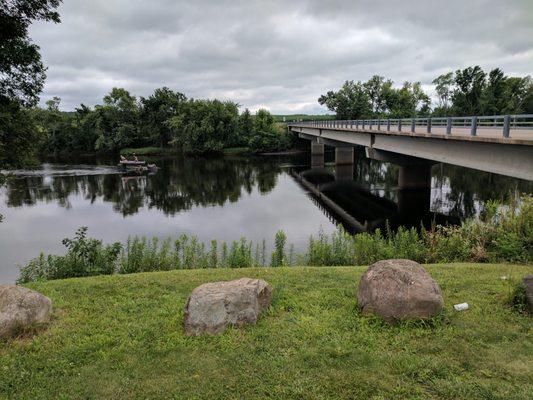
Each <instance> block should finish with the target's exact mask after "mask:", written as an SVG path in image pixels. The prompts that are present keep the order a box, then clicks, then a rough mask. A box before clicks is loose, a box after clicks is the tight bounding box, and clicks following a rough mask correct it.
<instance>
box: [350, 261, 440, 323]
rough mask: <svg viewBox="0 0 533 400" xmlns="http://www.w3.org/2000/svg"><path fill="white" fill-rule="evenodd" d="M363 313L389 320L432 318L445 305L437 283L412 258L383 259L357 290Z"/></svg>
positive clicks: (366, 275) (372, 267)
mask: <svg viewBox="0 0 533 400" xmlns="http://www.w3.org/2000/svg"><path fill="white" fill-rule="evenodd" d="M357 300H358V305H359V308H360V309H361V311H362V312H363V313H371V314H376V315H379V316H380V317H381V318H383V319H385V320H386V321H388V322H391V323H394V322H396V321H397V320H404V319H410V318H430V317H432V316H434V315H436V314H438V313H439V312H440V311H441V310H442V307H443V305H444V300H443V299H442V293H441V290H440V287H439V285H438V284H437V282H435V281H434V280H433V278H431V276H430V275H429V274H428V273H427V272H426V270H425V269H424V268H422V266H421V265H420V264H418V263H417V262H415V261H411V260H400V259H398V260H382V261H378V262H377V263H375V264H372V265H371V266H370V267H369V268H368V270H367V271H366V272H365V273H364V275H363V276H362V277H361V281H360V282H359V290H358V292H357Z"/></svg>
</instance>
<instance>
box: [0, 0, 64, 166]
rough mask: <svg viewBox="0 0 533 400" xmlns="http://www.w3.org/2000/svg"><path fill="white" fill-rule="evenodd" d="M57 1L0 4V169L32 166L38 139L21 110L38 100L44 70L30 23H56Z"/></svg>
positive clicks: (31, 122) (29, 117) (17, 0)
mask: <svg viewBox="0 0 533 400" xmlns="http://www.w3.org/2000/svg"><path fill="white" fill-rule="evenodd" d="M60 3H61V0H32V1H24V0H1V7H0V165H2V166H6V165H7V166H12V167H22V166H25V165H28V164H34V163H35V154H36V151H37V147H38V142H39V140H38V139H39V137H38V133H37V127H36V125H35V121H34V120H33V118H32V113H31V112H29V111H28V110H26V109H24V108H23V107H22V106H33V105H35V104H37V102H38V100H39V93H40V92H41V90H42V88H43V84H44V80H45V77H46V75H45V68H44V65H43V63H42V61H41V56H40V54H39V47H38V46H37V45H36V44H34V43H32V42H31V40H30V38H29V37H28V27H29V26H30V24H31V23H32V22H33V21H52V22H59V14H58V13H57V12H56V11H55V9H56V8H57V7H58V6H59V4H60Z"/></svg>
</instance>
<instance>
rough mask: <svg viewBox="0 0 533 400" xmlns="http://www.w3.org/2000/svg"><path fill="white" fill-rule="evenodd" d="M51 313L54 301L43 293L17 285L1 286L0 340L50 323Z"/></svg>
mask: <svg viewBox="0 0 533 400" xmlns="http://www.w3.org/2000/svg"><path fill="white" fill-rule="evenodd" d="M51 312H52V301H51V300H50V299H49V298H48V297H46V296H44V295H42V294H41V293H39V292H36V291H34V290H31V289H27V288H25V287H22V286H17V285H0V338H9V337H12V336H14V335H16V334H17V333H18V332H20V331H21V330H23V329H25V328H27V327H29V326H31V325H33V324H36V323H42V322H46V321H48V320H49V318H50V314H51Z"/></svg>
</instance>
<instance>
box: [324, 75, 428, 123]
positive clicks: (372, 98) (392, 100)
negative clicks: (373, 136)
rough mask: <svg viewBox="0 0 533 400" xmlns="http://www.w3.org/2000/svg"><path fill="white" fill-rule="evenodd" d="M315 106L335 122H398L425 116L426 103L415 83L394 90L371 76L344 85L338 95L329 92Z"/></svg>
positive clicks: (389, 84)
mask: <svg viewBox="0 0 533 400" xmlns="http://www.w3.org/2000/svg"><path fill="white" fill-rule="evenodd" d="M318 102H319V103H320V104H322V105H325V106H326V107H327V108H328V109H329V110H331V111H334V112H335V113H336V114H337V118H338V119H358V118H371V117H376V118H377V117H378V116H389V117H392V118H400V117H414V116H419V115H425V114H427V113H428V112H429V104H430V99H429V96H428V95H427V94H426V93H424V91H423V90H422V88H421V86H420V83H419V82H415V83H411V82H405V83H404V84H403V85H402V87H401V88H399V89H396V88H394V87H393V82H392V81H391V80H390V79H388V80H385V78H384V77H382V76H378V75H374V76H373V77H372V78H370V79H369V80H368V81H367V82H354V81H346V82H345V83H344V84H343V86H342V87H341V88H340V90H339V91H337V92H334V91H329V92H328V93H327V94H325V95H322V96H320V98H319V99H318Z"/></svg>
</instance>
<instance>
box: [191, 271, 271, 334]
mask: <svg viewBox="0 0 533 400" xmlns="http://www.w3.org/2000/svg"><path fill="white" fill-rule="evenodd" d="M271 300H272V287H271V286H270V285H269V284H268V283H266V282H265V281H263V280H261V279H250V278H241V279H237V280H234V281H229V282H212V283H205V284H203V285H200V286H198V287H197V288H196V289H194V290H193V291H192V293H191V295H190V296H189V299H188V300H187V305H186V306H185V321H184V327H185V333H186V334H187V335H201V334H203V333H207V334H210V335H216V334H219V333H222V332H224V331H225V330H226V329H227V328H228V326H229V325H235V326H241V325H244V324H255V323H256V322H257V318H258V317H259V314H260V313H261V311H263V310H264V309H266V308H267V307H268V306H269V305H270V301H271Z"/></svg>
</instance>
